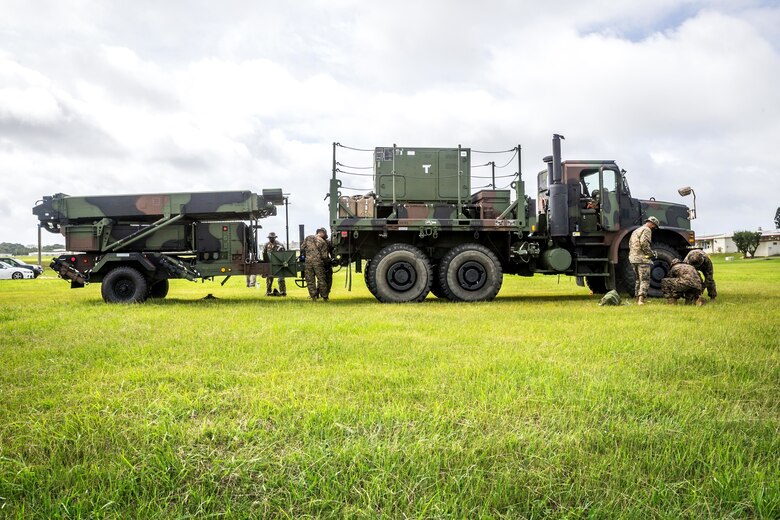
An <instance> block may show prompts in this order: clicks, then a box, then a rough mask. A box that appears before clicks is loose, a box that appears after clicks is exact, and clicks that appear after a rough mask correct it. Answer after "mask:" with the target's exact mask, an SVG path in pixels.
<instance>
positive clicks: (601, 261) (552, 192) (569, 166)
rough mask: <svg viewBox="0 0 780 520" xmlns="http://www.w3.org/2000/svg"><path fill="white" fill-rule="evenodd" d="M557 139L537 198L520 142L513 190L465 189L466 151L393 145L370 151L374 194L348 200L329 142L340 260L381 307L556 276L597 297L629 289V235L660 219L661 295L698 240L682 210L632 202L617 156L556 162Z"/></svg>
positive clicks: (478, 297)
mask: <svg viewBox="0 0 780 520" xmlns="http://www.w3.org/2000/svg"><path fill="white" fill-rule="evenodd" d="M561 139H562V137H561V136H558V135H555V136H553V141H552V145H553V146H552V148H553V153H552V156H548V157H545V158H544V162H545V163H546V166H547V167H546V169H545V170H542V171H541V172H539V174H538V189H537V191H536V193H535V194H534V195H535V197H531V196H530V195H529V194H528V193H527V192H526V187H525V182H524V181H523V178H522V174H521V169H520V156H519V151H520V147H519V146H518V147H517V148H515V149H514V150H515V151H516V153H517V157H518V159H517V173H516V177H515V180H514V181H513V182H512V183H511V184H510V185H509V186H508V187H510V188H511V190H510V189H503V190H501V189H499V190H497V189H490V190H484V189H483V190H479V191H476V192H475V193H472V184H471V166H472V163H471V159H472V150H470V149H469V148H462V147H460V146H458V147H457V148H405V147H398V146H393V147H386V148H376V149H375V150H374V151H373V191H372V192H370V193H368V194H367V195H359V196H351V197H350V196H347V195H344V194H343V193H342V180H341V179H339V178H338V175H337V174H338V173H344V170H342V169H341V168H340V167H339V166H341V165H340V163H339V162H337V158H336V150H337V148H338V147H340V146H341V145H339V144H338V143H335V144H334V148H333V176H332V178H331V181H330V192H329V200H330V202H329V209H330V220H331V228H332V229H331V231H332V237H333V238H332V240H333V246H334V253H335V256H336V261H337V262H338V263H339V264H341V265H348V264H350V263H351V262H357V264H356V271H361V270H362V271H363V272H364V278H365V281H366V285H367V286H368V289H369V291H370V292H371V293H372V294H373V295H374V296H375V297H376V298H377V299H378V300H379V301H381V302H410V301H421V300H423V299H424V298H425V297H426V296H427V295H428V293H429V292H431V293H433V294H434V295H435V296H437V297H439V298H445V299H448V300H452V301H485V300H492V299H493V298H494V297H495V296H496V294H497V293H498V291H499V290H500V288H501V284H502V280H503V275H504V274H516V275H521V276H533V275H534V274H537V273H540V274H545V275H561V274H563V275H568V276H575V277H577V282H578V284H579V285H585V284H587V286H588V287H589V288H590V289H591V290H592V291H593V292H594V293H604V292H606V291H607V290H609V289H612V288H616V289H617V290H618V291H620V292H623V293H629V294H633V292H634V273H633V270H632V268H631V265H630V264H629V262H628V240H629V236H630V233H631V232H632V231H633V230H634V229H636V228H637V227H638V226H640V225H642V224H643V222H644V221H645V220H646V219H647V218H648V217H649V216H655V217H657V218H658V219H659V221H660V222H661V228H660V229H659V230H656V231H654V232H653V249H654V250H655V251H656V253H657V254H658V258H657V259H656V260H654V262H653V267H652V271H651V273H652V279H651V295H656V296H660V282H661V279H663V277H664V276H665V275H666V272H667V270H668V269H669V267H670V265H671V261H672V260H673V259H674V258H680V257H682V256H684V254H685V253H686V251H687V250H688V249H689V247H690V245H691V244H693V243H694V233H693V231H691V226H690V212H689V209H688V207H686V206H684V205H682V204H675V203H669V202H659V201H655V200H653V199H650V200H640V199H636V198H633V197H632V196H631V192H630V191H629V187H628V182H627V180H626V177H625V171H624V170H621V169H620V167H618V165H617V164H616V163H615V162H614V161H597V160H596V161H594V160H567V161H561V146H560V141H561ZM512 160H514V159H512ZM492 184H493V186H495V180H494V182H493V183H492ZM363 261H365V264H366V265H365V266H364V267H363V266H362V262H363ZM361 268H362V269H361Z"/></svg>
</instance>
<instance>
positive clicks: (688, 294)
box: [661, 260, 704, 303]
mask: <svg viewBox="0 0 780 520" xmlns="http://www.w3.org/2000/svg"><path fill="white" fill-rule="evenodd" d="M661 290H662V291H663V293H664V296H665V297H666V298H668V299H670V300H677V299H678V298H685V303H694V302H695V301H696V300H698V299H699V297H700V296H701V293H702V291H703V290H704V286H703V285H702V283H701V278H700V277H699V272H698V271H697V270H696V268H695V267H693V266H692V265H689V264H686V263H684V262H680V261H677V260H676V261H674V262H672V267H671V269H669V273H667V275H666V278H664V279H663V280H661ZM670 303H674V302H673V301H672V302H670Z"/></svg>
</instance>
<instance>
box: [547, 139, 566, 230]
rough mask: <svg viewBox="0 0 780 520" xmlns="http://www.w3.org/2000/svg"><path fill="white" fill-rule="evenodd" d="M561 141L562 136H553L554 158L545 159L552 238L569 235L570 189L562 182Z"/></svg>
mask: <svg viewBox="0 0 780 520" xmlns="http://www.w3.org/2000/svg"><path fill="white" fill-rule="evenodd" d="M561 139H564V137H563V136H562V135H558V134H553V140H552V146H553V154H552V157H549V156H548V157H545V158H544V159H545V162H547V172H548V177H549V181H550V182H549V190H550V201H549V204H550V210H549V211H550V216H549V226H550V236H552V237H565V236H568V235H569V197H568V188H567V186H566V185H565V184H563V183H562V182H561V181H562V179H563V171H562V164H561Z"/></svg>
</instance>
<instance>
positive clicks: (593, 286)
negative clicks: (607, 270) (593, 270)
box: [585, 276, 607, 294]
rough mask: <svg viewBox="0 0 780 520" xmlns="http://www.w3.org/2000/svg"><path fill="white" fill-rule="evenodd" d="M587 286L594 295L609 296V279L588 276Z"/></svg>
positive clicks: (586, 278)
mask: <svg viewBox="0 0 780 520" xmlns="http://www.w3.org/2000/svg"><path fill="white" fill-rule="evenodd" d="M585 284H586V285H587V286H588V289H590V290H591V292H592V293H593V294H607V278H605V277H603V276H586V277H585Z"/></svg>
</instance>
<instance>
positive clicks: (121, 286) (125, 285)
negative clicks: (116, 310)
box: [114, 280, 135, 298]
mask: <svg viewBox="0 0 780 520" xmlns="http://www.w3.org/2000/svg"><path fill="white" fill-rule="evenodd" d="M114 289H115V292H116V294H117V296H120V297H121V298H129V297H130V296H131V295H132V294H133V292H134V291H135V286H134V284H133V282H131V281H130V280H119V281H118V282H117V283H116V285H115V286H114Z"/></svg>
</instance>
